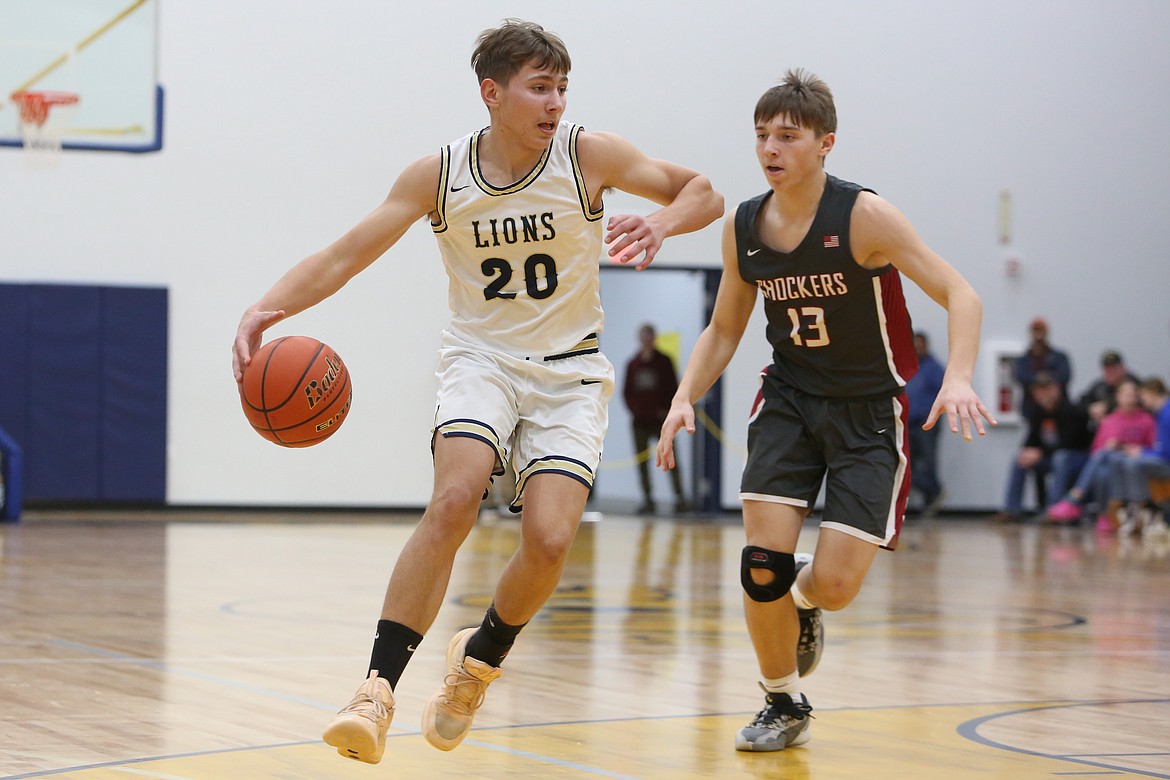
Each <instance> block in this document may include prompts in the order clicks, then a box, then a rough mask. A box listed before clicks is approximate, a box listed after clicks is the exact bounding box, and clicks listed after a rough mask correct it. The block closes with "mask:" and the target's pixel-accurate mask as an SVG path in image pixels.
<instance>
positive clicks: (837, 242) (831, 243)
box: [825, 236, 841, 249]
mask: <svg viewBox="0 0 1170 780" xmlns="http://www.w3.org/2000/svg"><path fill="white" fill-rule="evenodd" d="M835 246H841V237H840V236H825V249H832V248H833V247H835Z"/></svg>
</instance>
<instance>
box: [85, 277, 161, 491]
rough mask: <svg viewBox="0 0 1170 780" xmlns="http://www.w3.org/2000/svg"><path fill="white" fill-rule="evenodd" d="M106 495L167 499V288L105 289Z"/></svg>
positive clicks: (102, 439) (103, 457) (103, 416)
mask: <svg viewBox="0 0 1170 780" xmlns="http://www.w3.org/2000/svg"><path fill="white" fill-rule="evenodd" d="M102 311H103V312H104V317H103V331H104V333H103V338H102V342H103V344H104V345H105V347H106V348H105V351H104V353H103V355H104V360H103V373H104V381H103V383H102V384H103V387H104V388H105V393H104V396H103V399H102V400H103V407H104V408H103V409H102V414H101V425H102V427H101V437H100V443H101V464H102V471H101V485H102V497H103V498H105V499H107V500H111V501H154V500H157V501H162V500H163V499H164V497H165V492H166V467H167V437H166V430H167V402H166V399H167V295H166V290H158V289H149V288H126V287H105V288H103V289H102Z"/></svg>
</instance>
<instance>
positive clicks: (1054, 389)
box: [993, 373, 1091, 522]
mask: <svg viewBox="0 0 1170 780" xmlns="http://www.w3.org/2000/svg"><path fill="white" fill-rule="evenodd" d="M1028 393H1029V395H1030V396H1031V398H1032V402H1033V403H1032V404H1031V412H1030V413H1029V414H1028V416H1027V418H1026V421H1027V424H1028V432H1027V434H1026V435H1025V436H1024V443H1023V446H1022V447H1020V449H1019V451H1018V452H1017V453H1016V457H1015V460H1014V461H1013V462H1012V468H1011V473H1010V474H1009V476H1008V487H1007V496H1006V498H1005V500H1004V508H1003V509H1002V510H1001V511H1000V512H999V513H998V514H996V515H995V516H994V517H993V519H994V520H996V521H998V522H1015V521H1017V520H1019V519H1020V516H1021V515H1022V514H1023V499H1024V483H1025V480H1026V479H1027V476H1028V475H1029V474H1035V475H1037V476H1038V477H1039V479H1040V480H1041V481H1042V480H1044V479H1046V478H1047V477H1048V475H1049V474H1050V473H1051V475H1052V479H1053V487H1054V489H1055V490H1059V491H1062V492H1063V491H1064V490H1066V489H1067V488H1068V487H1069V485H1071V484H1072V483H1073V481H1074V480H1076V478H1077V474H1078V472H1079V471H1080V469H1081V467H1082V466H1083V465H1084V464H1085V462H1086V461H1087V460H1088V458H1089V444H1090V442H1091V437H1090V435H1089V431H1088V422H1087V417H1086V415H1085V411H1084V410H1083V409H1082V408H1081V407H1079V406H1078V405H1076V404H1074V403H1072V402H1071V401H1069V400H1068V399H1067V398H1066V397H1065V396H1064V393H1063V392H1062V391H1061V388H1060V383H1059V382H1057V381H1056V379H1055V378H1054V377H1052V376H1051V375H1050V374H1047V373H1040V374H1037V375H1036V377H1035V378H1034V379H1033V380H1032V385H1031V387H1029V389H1028ZM1037 492H1038V493H1039V492H1040V491H1037ZM1056 495H1060V493H1056ZM1037 499H1038V501H1039V502H1040V506H1043V503H1042V502H1043V498H1042V496H1039V495H1038V496H1037Z"/></svg>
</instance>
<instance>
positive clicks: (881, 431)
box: [878, 428, 889, 433]
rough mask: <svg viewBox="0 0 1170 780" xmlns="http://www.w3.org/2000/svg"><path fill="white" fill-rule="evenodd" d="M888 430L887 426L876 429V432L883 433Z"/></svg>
mask: <svg viewBox="0 0 1170 780" xmlns="http://www.w3.org/2000/svg"><path fill="white" fill-rule="evenodd" d="M888 430H889V428H882V429H881V430H880V431H878V433H885V432H886V431H888Z"/></svg>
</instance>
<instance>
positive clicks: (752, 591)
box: [739, 545, 796, 601]
mask: <svg viewBox="0 0 1170 780" xmlns="http://www.w3.org/2000/svg"><path fill="white" fill-rule="evenodd" d="M752 569H767V570H768V571H770V572H772V573H773V574H774V575H776V577H775V579H773V580H772V581H771V582H769V583H768V584H767V585H759V584H757V583H756V581H755V580H753V579H752ZM739 581H740V582H741V583H742V584H743V589H744V591H745V592H746V593H747V594H748V596H749V597H750V598H751V600H752V601H775V600H776V599H780V598H784V594H785V593H787V592H788V591H789V590H791V589H792V583H794V582H796V556H795V555H793V554H792V553H782V552H776V551H775V550H768V549H766V548H763V547H752V546H750V545H749V546H747V547H744V548H743V559H742V560H741V562H740V568H739Z"/></svg>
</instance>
